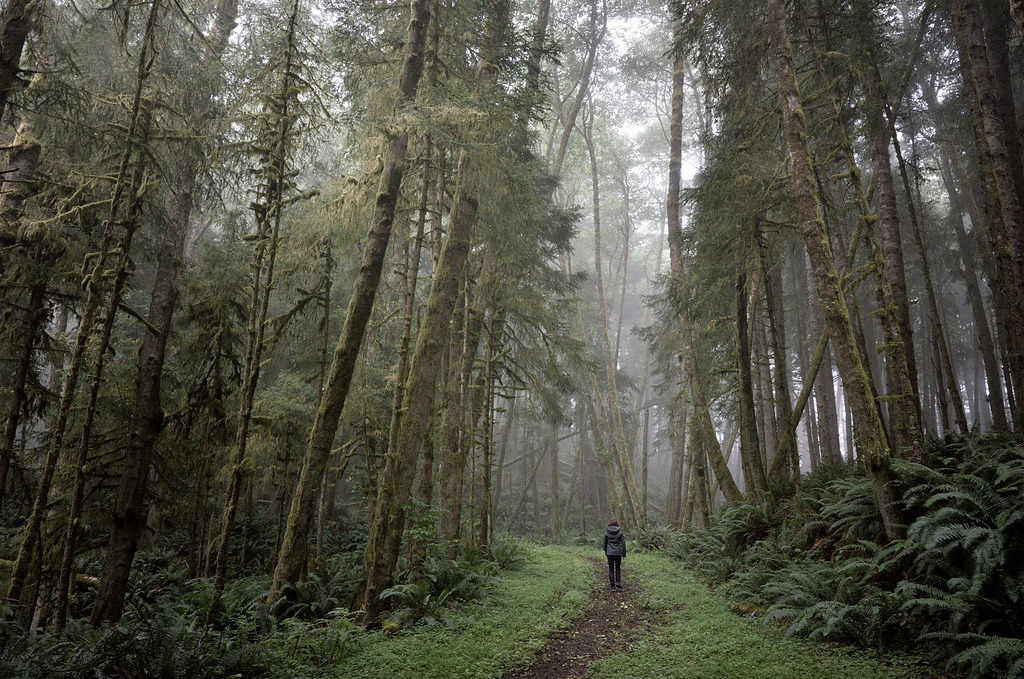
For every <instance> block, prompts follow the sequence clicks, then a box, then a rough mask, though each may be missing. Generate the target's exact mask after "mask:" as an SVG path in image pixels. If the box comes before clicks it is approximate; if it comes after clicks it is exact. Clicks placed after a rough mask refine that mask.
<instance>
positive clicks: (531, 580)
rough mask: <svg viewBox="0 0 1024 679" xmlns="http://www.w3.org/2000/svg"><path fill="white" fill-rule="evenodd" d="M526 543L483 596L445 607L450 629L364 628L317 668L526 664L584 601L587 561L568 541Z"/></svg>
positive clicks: (409, 672) (423, 674)
mask: <svg viewBox="0 0 1024 679" xmlns="http://www.w3.org/2000/svg"><path fill="white" fill-rule="evenodd" d="M526 549H527V551H528V554H529V562H528V564H527V565H526V567H525V568H524V569H523V570H521V571H513V572H507V573H504V574H502V576H501V578H500V580H499V581H498V583H497V584H496V585H495V587H494V588H493V590H492V592H491V593H490V594H489V595H488V596H486V597H485V598H484V599H483V600H482V601H479V602H476V603H473V604H470V605H466V606H464V607H463V608H462V609H461V610H459V611H457V612H456V613H455V614H454V615H452V616H451V620H452V621H453V623H454V629H451V628H447V627H443V626H436V627H425V626H419V627H414V628H412V629H410V630H405V631H401V632H398V633H397V634H395V635H394V636H390V637H389V636H386V635H385V634H384V633H383V632H373V633H369V634H366V635H363V636H361V638H359V639H358V640H356V641H355V642H354V644H355V646H356V650H355V652H354V653H353V654H352V655H349V656H348V657H346V658H345V659H344V660H343V661H341V662H340V663H339V664H337V665H336V666H335V667H334V668H333V670H325V671H322V672H321V674H320V675H319V676H336V677H345V678H346V679H349V678H351V679H375V678H378V677H379V678H381V679H384V678H388V679H391V678H395V679H400V678H402V677H409V678H410V679H412V678H417V679H422V678H427V679H430V678H433V677H436V678H438V679H441V678H447V677H453V678H454V677H460V678H464V679H470V678H475V677H481V678H482V677H497V676H501V674H502V673H503V672H505V671H507V670H509V669H512V668H515V667H520V666H523V665H526V664H528V663H529V662H530V660H531V658H532V656H533V654H534V653H535V651H536V650H537V649H539V648H540V647H541V646H543V645H544V641H545V638H546V637H547V635H549V634H550V633H551V631H552V630H554V629H557V628H560V627H564V626H565V625H567V624H568V622H569V621H570V620H571V619H572V618H573V617H575V616H577V615H579V614H580V613H581V612H582V611H583V610H584V609H585V608H586V607H587V605H588V604H589V602H590V597H591V589H592V587H593V575H592V571H593V566H592V565H591V564H590V563H589V562H586V561H584V560H583V559H581V558H579V555H578V552H574V551H572V550H570V549H567V548H559V547H546V546H537V545H529V546H526ZM294 676H318V675H316V674H302V673H301V672H300V673H297V674H295V675H294Z"/></svg>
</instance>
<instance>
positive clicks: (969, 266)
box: [939, 149, 1009, 431]
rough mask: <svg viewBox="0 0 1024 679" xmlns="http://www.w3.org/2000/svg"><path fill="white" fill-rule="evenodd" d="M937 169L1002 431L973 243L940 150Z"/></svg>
mask: <svg viewBox="0 0 1024 679" xmlns="http://www.w3.org/2000/svg"><path fill="white" fill-rule="evenodd" d="M939 169H940V174H941V176H942V183H943V186H944V187H945V189H946V195H947V196H948V197H949V204H950V217H949V219H950V224H951V226H952V230H953V233H954V234H955V235H956V241H957V246H958V249H959V252H960V260H961V262H962V263H963V277H964V283H965V285H966V287H967V300H968V302H969V303H970V305H971V318H972V319H973V321H974V323H973V329H974V336H975V337H976V338H977V342H978V350H979V351H980V352H981V358H982V363H983V365H984V369H985V384H986V388H987V395H986V402H987V404H988V408H989V412H990V413H991V415H992V426H993V427H994V428H995V429H997V430H999V431H1005V430H1006V429H1007V428H1008V426H1009V424H1008V422H1007V419H1006V407H1005V401H1004V399H1003V385H1002V382H1001V381H1000V377H999V359H998V358H997V356H996V345H995V341H994V340H993V338H992V330H991V328H990V327H989V319H988V314H987V313H986V310H985V302H984V300H983V299H982V296H981V283H980V281H979V279H978V270H979V269H978V262H977V257H976V252H975V247H974V243H973V242H972V240H971V239H970V238H969V237H968V234H967V230H966V229H965V228H964V221H963V205H962V204H961V201H960V191H959V190H957V187H956V183H955V182H954V181H953V173H952V170H951V169H950V166H949V162H948V159H947V151H946V149H942V150H940V155H939ZM967 190H968V191H969V190H970V187H967Z"/></svg>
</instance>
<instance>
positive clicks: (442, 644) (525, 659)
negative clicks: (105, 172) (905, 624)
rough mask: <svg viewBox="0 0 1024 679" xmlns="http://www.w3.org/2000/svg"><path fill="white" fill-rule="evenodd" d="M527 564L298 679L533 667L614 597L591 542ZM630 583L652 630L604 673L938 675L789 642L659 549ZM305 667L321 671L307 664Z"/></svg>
mask: <svg viewBox="0 0 1024 679" xmlns="http://www.w3.org/2000/svg"><path fill="white" fill-rule="evenodd" d="M526 551H527V553H528V554H529V559H528V562H527V565H526V566H525V568H523V569H522V570H520V571H513V572H507V573H504V574H502V576H501V577H500V579H499V581H498V582H497V583H496V584H495V586H494V587H493V589H492V591H491V592H490V593H489V594H488V595H487V596H486V597H485V598H484V599H483V600H481V601H478V602H475V603H473V604H469V605H465V606H463V607H462V608H461V609H460V610H458V611H456V612H455V613H453V614H452V616H451V618H450V621H451V623H452V626H450V627H449V626H446V625H435V626H433V627H427V626H423V625H420V626H416V627H413V628H411V629H407V630H402V631H398V632H397V633H394V634H389V633H387V632H385V631H375V632H369V633H362V634H359V635H358V636H357V638H356V639H355V640H353V641H352V642H350V643H351V644H352V646H351V647H350V649H349V651H348V652H347V653H345V654H344V655H345V657H344V659H343V660H341V661H340V662H339V663H337V664H333V666H330V667H323V666H320V667H319V668H317V670H315V671H313V668H312V667H310V666H308V665H307V666H306V668H302V667H297V666H295V665H292V666H291V668H289V670H288V671H286V672H285V674H281V675H279V676H295V677H300V676H301V677H314V676H316V677H322V676H330V677H345V678H350V677H351V678H352V679H377V678H380V679H384V678H387V679H391V678H395V679H401V678H408V679H413V678H415V679H434V678H436V679H447V678H448V677H458V678H463V679H476V678H480V679H483V678H485V677H490V678H494V677H501V676H502V675H504V674H506V673H509V672H510V671H512V670H515V669H517V668H523V667H526V666H528V665H530V663H531V662H532V660H533V658H534V656H535V655H536V653H537V651H539V650H540V649H541V648H542V647H543V646H544V644H545V641H546V639H547V638H548V637H549V636H550V635H551V633H552V632H553V631H554V630H556V629H561V628H564V627H566V626H568V625H569V624H570V622H571V621H572V620H573V618H575V617H578V616H580V615H582V614H583V612H584V611H586V610H587V609H588V608H589V607H591V606H592V605H593V603H594V601H595V597H608V596H616V595H609V593H608V592H607V591H606V590H605V589H604V587H599V584H600V583H598V582H597V581H596V580H595V575H594V573H595V571H594V565H593V562H592V561H588V560H587V559H586V558H585V557H586V556H594V555H593V554H591V553H590V552H589V551H587V553H584V550H582V549H581V548H571V547H557V546H539V545H528V546H527V547H526ZM623 582H624V583H626V584H627V589H629V590H633V591H636V590H635V589H634V588H638V589H639V593H638V594H637V595H636V601H637V602H638V603H639V605H640V606H641V607H642V608H643V609H645V612H644V615H643V616H642V619H643V622H642V623H641V624H642V625H643V627H644V629H639V630H636V634H631V635H630V636H632V637H633V638H634V639H635V640H634V641H633V642H631V643H629V644H627V645H625V646H624V647H623V648H621V649H616V651H617V652H615V653H614V654H612V655H610V656H606V657H603V658H602V659H598V660H595V661H594V662H592V663H591V665H590V667H589V669H588V673H587V676H588V677H595V678H597V679H601V678H607V679H630V678H637V679H639V678H645V679H648V678H651V679H654V678H658V679H660V678H669V677H679V678H684V677H685V678H686V679H711V678H714V679H719V678H724V677H730V678H736V679H776V678H778V679H783V678H785V679H821V678H827V679H893V678H896V677H900V678H910V677H922V676H925V675H926V674H928V671H927V670H926V669H925V668H922V667H921V666H918V665H915V663H914V661H913V660H912V659H907V658H895V659H893V658H888V657H886V658H873V657H871V656H870V655H868V654H866V653H862V652H858V651H854V650H851V649H837V648H835V647H825V646H821V645H816V644H812V643H808V642H804V641H801V640H796V639H786V638H783V634H782V630H781V629H779V628H776V627H765V626H763V625H762V624H761V623H760V621H758V620H750V619H747V618H744V617H742V616H740V615H737V614H736V613H733V612H732V611H730V609H729V602H728V601H727V600H726V599H725V598H723V597H722V596H720V595H717V594H715V593H713V592H711V591H710V590H709V589H708V588H707V586H705V585H704V584H702V583H700V582H699V581H698V580H697V579H696V578H694V577H693V576H692V575H691V574H690V573H688V572H687V571H685V570H684V569H683V568H682V567H681V566H680V564H679V562H678V561H676V560H673V559H671V558H669V557H667V556H664V555H660V554H657V553H648V554H637V553H633V554H630V555H629V557H628V558H627V559H626V560H625V561H624V569H623ZM304 669H306V670H310V672H311V673H310V672H306V671H303V670H304Z"/></svg>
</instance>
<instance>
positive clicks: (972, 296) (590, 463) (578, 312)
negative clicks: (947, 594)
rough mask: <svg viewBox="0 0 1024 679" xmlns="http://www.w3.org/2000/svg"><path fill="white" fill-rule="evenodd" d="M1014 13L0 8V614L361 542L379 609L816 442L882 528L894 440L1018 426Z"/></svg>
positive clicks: (978, 5) (709, 508) (775, 469)
mask: <svg viewBox="0 0 1024 679" xmlns="http://www.w3.org/2000/svg"><path fill="white" fill-rule="evenodd" d="M1022 16H1024V7H1022V6H1021V5H1020V3H1019V2H1017V0H1010V1H1009V2H1007V1H1006V0H949V1H948V2H946V1H943V2H932V1H926V2H907V3H891V2H869V1H867V0H854V1H853V2H852V3H830V2H819V3H810V2H806V1H805V0H796V1H795V2H790V3H783V2H782V0H766V1H765V2H763V3H756V2H755V3H736V2H722V1H718V2H716V1H712V0H707V1H701V2H690V3H671V4H670V5H669V6H663V5H658V4H650V3H644V2H634V3H629V2H607V1H606V0H602V1H600V2H598V0H593V2H577V1H576V0H571V1H569V2H558V1H557V0H556V1H555V2H550V0H540V2H539V5H538V3H534V2H529V3H512V2H510V1H509V0H470V1H467V2H448V1H447V0H412V1H411V2H410V3H408V4H401V3H400V4H397V5H396V4H385V3H377V2H371V1H363V2H357V3H340V2H337V3H336V2H323V1H321V0H314V1H312V2H311V1H310V0H288V1H287V2H280V3H278V2H271V1H267V2H245V1H242V2H239V1H238V0H218V1H217V2H201V3H200V2H191V1H190V0H186V1H185V2H174V3H171V2H167V1H166V0H151V1H150V2H147V3H143V4H129V3H123V2H114V3H112V4H100V3H89V2H87V3H81V2H77V3H72V2H65V1H63V0H40V2H36V3H25V2H21V1H20V0H7V2H6V3H5V8H4V13H3V19H2V20H3V26H2V27H0V43H2V55H0V57H2V58H0V92H2V96H0V114H2V119H0V122H2V130H0V133H2V134H3V139H4V161H3V162H4V163H5V166H6V169H5V170H4V172H3V174H2V175H0V176H2V181H3V184H2V195H0V295H2V308H0V314H2V335H0V368H2V370H3V375H4V379H3V380H0V406H2V412H3V418H4V419H3V422H4V439H3V441H2V448H0V509H2V513H0V523H2V526H3V528H4V530H5V532H6V534H7V536H8V537H7V538H6V539H5V541H4V547H3V549H2V552H3V553H2V555H0V556H2V558H3V561H2V565H3V568H2V569H0V570H2V572H3V573H4V576H5V578H6V579H7V589H6V594H7V596H8V597H9V600H10V606H11V607H10V609H9V610H7V612H6V613H5V615H7V616H8V617H9V618H15V619H17V620H19V621H20V622H22V623H26V624H28V625H29V626H30V628H33V629H36V630H43V629H57V630H59V629H61V628H63V627H64V626H65V625H66V624H67V621H68V619H69V617H70V618H82V619H84V618H88V619H89V620H90V621H91V622H92V624H94V625H99V624H101V623H110V622H116V621H117V620H118V619H120V618H121V616H122V615H123V612H124V606H125V601H126V597H130V596H135V595H130V594H129V590H130V589H133V588H134V589H135V590H138V587H140V585H138V584H137V583H138V578H139V576H140V565H139V563H140V560H141V561H142V562H143V566H142V567H141V569H142V572H148V570H147V569H149V566H148V565H146V563H148V562H146V559H147V558H149V557H146V556H145V555H146V554H160V555H161V556H160V557H159V559H160V560H161V562H162V563H163V564H164V565H171V564H173V565H174V566H175V567H180V568H182V569H184V571H185V572H186V574H187V577H188V578H209V579H210V580H211V586H212V591H211V594H210V597H209V601H208V602H207V605H208V613H207V616H208V620H209V621H211V622H213V621H215V620H216V619H217V616H218V615H219V613H220V612H221V609H222V603H221V597H222V593H223V591H224V589H225V587H227V586H229V585H230V583H231V582H232V581H233V580H237V579H239V578H242V577H246V576H249V575H252V574H257V573H261V574H273V579H272V582H271V583H270V584H269V585H268V586H267V587H266V588H265V590H264V591H261V596H265V597H268V598H269V600H271V601H275V600H277V599H278V598H279V596H280V594H281V593H282V592H285V593H287V592H289V591H292V590H289V589H288V588H289V587H292V588H294V587H295V585H296V583H298V582H300V581H302V580H303V579H304V578H305V577H306V575H307V573H308V572H309V569H310V567H311V564H312V565H313V567H314V568H315V567H316V566H315V565H316V564H317V563H322V562H323V561H324V559H327V558H329V557H331V556H332V555H337V554H339V553H354V554H356V557H353V558H355V559H358V561H359V563H358V567H357V568H356V569H355V571H354V572H358V576H357V577H354V578H353V582H352V587H353V590H354V591H353V592H351V594H352V601H351V607H352V609H353V610H358V611H361V613H360V616H361V619H362V620H363V621H367V622H368V621H372V620H373V619H375V618H377V617H378V616H380V615H381V614H382V613H383V612H384V611H385V609H386V608H387V607H388V605H389V604H388V601H387V598H386V597H382V593H383V592H384V591H385V590H386V589H387V587H388V586H389V585H391V584H394V582H395V580H394V579H393V576H394V574H395V571H396V568H408V569H411V570H413V571H415V569H416V567H417V564H420V563H422V561H423V559H424V558H426V556H427V553H428V551H429V552H431V553H433V552H434V551H435V550H437V549H440V550H441V551H442V552H445V553H448V554H450V555H455V554H456V553H458V552H459V550H460V549H471V548H474V547H478V546H481V545H487V544H489V543H490V542H491V541H492V539H493V538H494V536H495V535H496V534H500V533H503V532H511V533H514V534H517V535H525V536H535V537H537V538H545V539H563V538H566V537H567V536H573V535H577V534H583V535H595V534H599V532H600V530H601V528H602V527H603V526H604V524H605V523H606V522H607V521H608V520H609V519H610V518H612V517H617V518H618V519H619V520H620V521H621V522H622V523H623V524H624V525H625V526H626V527H627V532H630V531H632V532H634V533H635V534H640V532H641V531H643V530H646V529H648V528H649V527H653V526H668V527H674V528H679V527H687V526H697V527H702V526H706V525H707V524H708V523H709V522H710V521H712V520H713V517H714V515H715V513H716V512H717V511H718V510H719V509H721V508H722V507H724V506H727V505H736V504H738V503H740V502H744V501H746V502H751V503H757V502H761V501H765V500H766V498H769V497H772V496H778V497H782V496H786V495H788V494H791V493H793V492H798V489H799V487H800V484H801V475H803V474H807V473H809V472H813V471H815V470H818V469H819V468H821V469H824V468H826V467H829V466H832V467H835V466H837V465H847V466H848V467H849V468H850V469H851V470H852V469H853V468H854V467H856V466H857V465H861V466H862V467H863V468H864V469H865V470H866V471H867V473H868V474H869V476H870V478H871V483H872V487H873V501H874V503H875V509H876V510H877V511H878V513H879V515H880V517H881V520H882V523H883V526H884V533H885V535H886V536H887V538H888V539H899V538H900V537H902V536H903V535H904V533H905V531H906V525H907V521H906V520H905V517H902V516H901V515H900V504H899V502H900V500H901V497H900V493H901V492H902V491H901V490H900V486H899V484H894V481H893V479H894V471H893V464H894V461H896V460H910V461H916V462H919V461H921V459H922V451H923V449H924V446H925V443H926V441H927V440H928V439H929V438H932V437H941V436H944V435H946V434H949V433H958V434H966V433H969V432H971V431H974V432H989V431H1005V432H1009V431H1019V428H1020V427H1021V424H1022V418H1024V397H1022V396H1021V389H1022V388H1024V217H1022V211H1021V205H1022V204H1024V166H1022V161H1021V158H1022V156H1021V148H1020V146H1021V134H1020V126H1019V120H1020V117H1019V114H1018V108H1019V105H1020V92H1021V90H1022V82H1021V76H1022V74H1021V68H1020V66H1021V63H1024V62H1022V60H1021V58H1020V57H1021V50H1022V42H1021V18H1022ZM353 535H357V537H352V536H353ZM364 541H365V551H360V550H361V549H362V545H363V543H364ZM133 583H136V584H133ZM136 595H137V594H136ZM345 603H346V604H348V602H345Z"/></svg>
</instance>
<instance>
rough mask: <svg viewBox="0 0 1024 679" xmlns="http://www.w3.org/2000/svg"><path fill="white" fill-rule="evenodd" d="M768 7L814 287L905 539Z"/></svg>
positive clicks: (780, 10) (788, 56)
mask: <svg viewBox="0 0 1024 679" xmlns="http://www.w3.org/2000/svg"><path fill="white" fill-rule="evenodd" d="M767 9H768V28H769V35H770V36H771V65H772V68H773V70H774V73H775V80H776V83H777V85H778V94H779V106H780V108H781V112H782V120H783V128H784V131H785V136H786V143H787V145H788V147H789V157H790V170H791V173H792V179H793V189H794V192H795V194H796V203H797V210H798V214H799V217H800V229H801V233H802V235H803V238H804V245H805V247H806V249H807V254H808V256H809V257H810V260H811V268H812V271H813V272H814V280H815V285H816V288H817V291H818V296H819V298H820V299H821V304H822V308H823V310H824V313H825V324H826V328H827V329H828V332H829V335H830V337H831V340H832V347H833V351H834V352H835V357H836V363H837V365H838V367H839V373H840V375H841V377H842V379H843V386H844V389H845V393H846V396H847V399H848V402H849V404H850V407H851V410H852V412H853V423H854V429H855V436H856V440H857V445H858V447H859V448H860V450H861V452H862V456H863V459H864V462H865V467H866V468H867V470H868V473H869V474H870V475H871V479H872V487H873V489H874V495H875V503H876V505H877V507H878V511H879V513H880V515H881V517H882V521H883V524H884V526H885V531H886V534H887V535H888V536H889V537H890V538H891V539H895V538H898V537H899V536H900V535H902V533H903V528H902V526H901V525H900V520H899V513H898V510H897V507H896V502H895V501H896V498H895V495H894V492H893V489H892V472H891V468H890V464H891V462H890V458H889V446H888V443H887V441H886V438H885V432H884V431H883V429H882V422H881V419H880V418H879V416H878V411H877V410H876V408H875V404H874V399H873V397H872V395H871V385H870V383H869V381H868V377H867V374H866V373H865V371H864V366H863V365H862V363H861V360H860V355H859V354H858V352H857V345H856V342H855V341H854V338H853V327H852V324H851V322H850V317H849V313H848V311H847V308H846V304H845V301H844V299H843V289H842V286H841V284H840V281H839V276H838V274H837V272H836V268H835V263H834V261H833V259H832V250H831V247H830V245H829V241H828V236H827V233H826V230H825V224H824V221H823V219H822V216H821V208H820V204H819V201H818V194H817V186H816V184H815V181H814V171H813V166H812V164H811V156H810V151H809V149H808V146H807V130H806V127H805V124H804V113H803V105H802V104H801V102H800V93H799V90H798V88H797V82H796V75H795V73H794V71H793V55H792V51H791V48H790V44H789V38H788V35H787V29H786V13H785V7H784V5H783V1H782V0H767Z"/></svg>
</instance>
